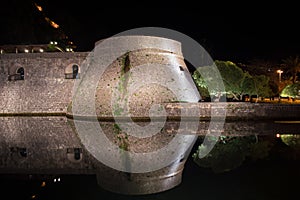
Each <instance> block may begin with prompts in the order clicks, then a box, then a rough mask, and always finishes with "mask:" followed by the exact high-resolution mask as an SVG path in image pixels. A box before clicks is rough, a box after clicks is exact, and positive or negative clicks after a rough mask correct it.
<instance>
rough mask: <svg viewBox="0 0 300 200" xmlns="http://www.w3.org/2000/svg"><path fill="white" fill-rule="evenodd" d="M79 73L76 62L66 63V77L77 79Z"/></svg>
mask: <svg viewBox="0 0 300 200" xmlns="http://www.w3.org/2000/svg"><path fill="white" fill-rule="evenodd" d="M79 75H80V68H79V66H78V65H77V64H71V65H68V66H67V67H66V69H65V78H66V79H78V78H79Z"/></svg>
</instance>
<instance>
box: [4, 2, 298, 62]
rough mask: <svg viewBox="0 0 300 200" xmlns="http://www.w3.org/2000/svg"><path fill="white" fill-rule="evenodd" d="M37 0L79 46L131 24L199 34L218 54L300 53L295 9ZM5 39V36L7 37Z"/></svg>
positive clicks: (277, 56) (241, 57)
mask: <svg viewBox="0 0 300 200" xmlns="http://www.w3.org/2000/svg"><path fill="white" fill-rule="evenodd" d="M12 1H17V0H12ZM23 1H28V0H23ZM37 2H39V3H40V4H41V5H43V7H44V12H45V13H46V14H47V15H48V16H49V17H50V18H51V19H52V20H54V21H55V22H57V23H58V24H59V25H60V26H61V27H62V28H63V30H64V31H65V32H66V33H67V34H68V35H69V36H70V38H71V39H72V40H73V41H74V43H75V44H76V45H77V51H91V50H92V49H93V47H94V43H95V42H96V41H98V40H100V39H103V38H106V37H110V36H112V35H114V34H117V33H120V32H122V31H126V30H129V29H133V28H140V27H162V28H169V29H172V30H175V31H179V32H181V33H183V34H186V35H187V36H189V37H191V38H193V39H195V40H196V41H198V42H199V43H200V44H201V45H203V46H204V47H205V48H206V49H207V51H208V52H209V53H210V54H211V55H212V57H213V58H214V59H222V60H232V61H237V62H238V61H241V62H247V61H249V60H251V59H265V60H271V59H272V60H276V61H279V60H281V59H283V58H285V57H287V56H290V55H296V54H300V34H299V32H298V30H297V29H298V28H297V27H298V26H299V25H298V24H300V23H299V22H298V21H300V20H299V19H300V17H297V15H291V14H290V13H288V14H286V13H285V14H284V13H282V12H281V13H280V12H277V11H272V10H271V11H270V10H268V11H267V10H264V9H260V12H257V11H256V10H253V9H252V10H251V8H248V9H250V11H243V10H242V9H241V8H240V9H237V8H234V7H229V8H230V9H228V8H226V9H225V8H224V9H221V11H219V10H220V9H219V10H217V9H215V8H214V7H212V6H205V5H203V4H201V2H200V3H199V2H196V1H194V2H195V3H185V2H184V1H181V3H178V2H176V1H173V2H171V3H169V2H168V3H166V2H164V1H161V2H164V3H161V2H154V1H153V2H152V1H140V2H138V3H127V2H123V3H119V2H114V1H111V2H108V3H109V4H108V5H107V2H105V3H104V2H103V1H90V0H85V1H73V2H66V1H58V0H51V1H50V0H48V1H44V0H39V1H38V0H37ZM220 6H221V5H220ZM221 8H222V7H221ZM261 11H263V12H261ZM2 18H3V16H2ZM4 18H5V16H4ZM2 20H3V19H2ZM4 30H5V29H4ZM1 43H2V44H3V43H5V40H4V41H3V39H2V40H1Z"/></svg>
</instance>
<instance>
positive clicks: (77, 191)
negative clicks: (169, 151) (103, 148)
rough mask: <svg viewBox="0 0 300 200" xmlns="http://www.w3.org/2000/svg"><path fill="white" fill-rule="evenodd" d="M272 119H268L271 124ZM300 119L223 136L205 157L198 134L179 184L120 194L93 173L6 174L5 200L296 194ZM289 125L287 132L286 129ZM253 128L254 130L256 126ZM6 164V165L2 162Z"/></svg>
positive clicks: (274, 196) (3, 177)
mask: <svg viewBox="0 0 300 200" xmlns="http://www.w3.org/2000/svg"><path fill="white" fill-rule="evenodd" d="M270 123H271V125H270V126H271V127H272V123H273V122H267V124H270ZM299 125H300V124H299V122H295V121H292V122H284V123H283V124H282V125H278V126H277V127H276V128H274V130H273V131H270V130H268V131H267V133H266V134H263V133H264V131H263V130H257V133H259V134H244V135H243V134H240V135H237V134H235V135H234V134H233V135H232V136H231V135H230V134H229V135H228V134H227V135H226V136H225V135H224V136H221V137H220V138H219V140H218V142H217V144H216V145H215V147H214V148H213V150H212V151H211V152H210V154H209V155H208V156H207V157H205V158H202V159H199V158H197V156H196V157H195V155H196V153H197V150H198V149H199V148H200V149H201V144H202V143H203V138H204V136H198V139H197V141H196V143H195V144H194V146H193V149H192V151H191V153H190V155H189V157H188V159H187V162H186V163H185V168H184V171H183V176H182V182H181V184H179V185H178V186H176V187H174V188H172V189H170V190H167V191H164V192H160V193H155V194H149V195H137V196H136V195H122V194H116V193H113V192H109V191H107V190H105V189H103V188H101V187H99V185H98V184H97V179H96V176H95V175H92V174H76V175H75V174H74V175H72V174H65V175H64V174H62V175H57V174H56V175H53V176H51V175H45V176H43V175H41V176H39V177H35V176H31V175H29V174H27V175H16V174H9V173H7V174H2V175H1V178H0V188H1V189H0V191H1V194H0V195H1V199H2V198H3V199H4V198H6V199H64V200H66V199H70V200H71V199H72V200H77V199H78V200H79V199H82V200H87V199H93V200H94V199H95V200H96V199H105V200H118V199H119V200H127V199H130V200H131V199H139V200H140V199H147V200H148V199H149V200H150V199H151V200H153V199H157V200H167V199H168V200H169V199H178V200H179V199H180V200H182V199H205V200H210V199H230V200H233V199H237V200H243V199H255V200H256V199H264V200H266V199H272V200H273V199H292V198H294V196H297V195H298V187H299V184H298V182H299V180H300V131H299V130H300V129H299ZM285 129H286V132H284V130H285ZM252 132H255V130H252ZM2 167H3V166H2Z"/></svg>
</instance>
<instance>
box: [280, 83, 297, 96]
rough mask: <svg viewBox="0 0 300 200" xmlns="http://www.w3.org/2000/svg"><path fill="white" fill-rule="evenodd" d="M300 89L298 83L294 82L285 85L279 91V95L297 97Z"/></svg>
mask: <svg viewBox="0 0 300 200" xmlns="http://www.w3.org/2000/svg"><path fill="white" fill-rule="evenodd" d="M299 91H300V83H294V84H290V85H287V86H286V87H285V88H284V89H283V90H282V92H281V96H283V97H292V98H295V97H298V96H300V95H299V93H300V92H299Z"/></svg>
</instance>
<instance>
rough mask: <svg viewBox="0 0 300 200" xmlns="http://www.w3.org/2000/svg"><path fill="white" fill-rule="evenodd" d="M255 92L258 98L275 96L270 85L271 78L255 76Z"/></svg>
mask: <svg viewBox="0 0 300 200" xmlns="http://www.w3.org/2000/svg"><path fill="white" fill-rule="evenodd" d="M253 80H254V86H255V92H254V94H256V95H257V96H260V97H269V96H272V95H273V92H272V90H271V87H270V85H269V80H270V79H269V77H267V76H265V75H257V76H253Z"/></svg>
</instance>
